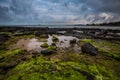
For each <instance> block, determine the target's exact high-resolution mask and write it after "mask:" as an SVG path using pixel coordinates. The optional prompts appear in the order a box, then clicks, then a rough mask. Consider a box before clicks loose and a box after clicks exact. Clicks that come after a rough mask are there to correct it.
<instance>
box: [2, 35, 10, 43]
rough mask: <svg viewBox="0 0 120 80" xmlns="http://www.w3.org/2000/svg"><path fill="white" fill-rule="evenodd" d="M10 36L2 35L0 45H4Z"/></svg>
mask: <svg viewBox="0 0 120 80" xmlns="http://www.w3.org/2000/svg"><path fill="white" fill-rule="evenodd" d="M9 37H10V36H9V35H8V34H0V45H2V44H3V43H4V42H5V41H6V40H8V38H9Z"/></svg>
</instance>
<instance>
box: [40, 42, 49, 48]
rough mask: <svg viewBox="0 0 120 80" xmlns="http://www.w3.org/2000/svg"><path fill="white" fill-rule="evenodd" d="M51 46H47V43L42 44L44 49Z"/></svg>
mask: <svg viewBox="0 0 120 80" xmlns="http://www.w3.org/2000/svg"><path fill="white" fill-rule="evenodd" d="M48 46H49V45H48V44H47V43H43V44H41V47H42V48H47V47H48Z"/></svg>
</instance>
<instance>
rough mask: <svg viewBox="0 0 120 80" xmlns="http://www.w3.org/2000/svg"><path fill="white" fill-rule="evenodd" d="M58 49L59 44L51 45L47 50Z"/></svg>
mask: <svg viewBox="0 0 120 80" xmlns="http://www.w3.org/2000/svg"><path fill="white" fill-rule="evenodd" d="M56 49H57V46H49V47H48V48H47V50H52V51H56Z"/></svg>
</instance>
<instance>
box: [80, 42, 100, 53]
mask: <svg viewBox="0 0 120 80" xmlns="http://www.w3.org/2000/svg"><path fill="white" fill-rule="evenodd" d="M81 49H82V52H83V53H88V54H90V55H97V54H98V49H97V48H95V47H94V46H93V45H92V44H91V43H84V44H83V45H82V46H81Z"/></svg>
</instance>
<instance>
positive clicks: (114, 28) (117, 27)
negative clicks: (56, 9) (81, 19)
mask: <svg viewBox="0 0 120 80" xmlns="http://www.w3.org/2000/svg"><path fill="white" fill-rule="evenodd" d="M24 27H43V28H44V27H48V28H98V29H113V30H120V26H65V25H40V26H33V25H30V26H24Z"/></svg>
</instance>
